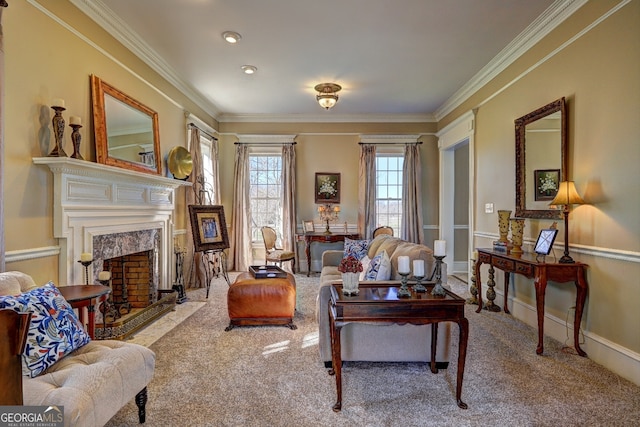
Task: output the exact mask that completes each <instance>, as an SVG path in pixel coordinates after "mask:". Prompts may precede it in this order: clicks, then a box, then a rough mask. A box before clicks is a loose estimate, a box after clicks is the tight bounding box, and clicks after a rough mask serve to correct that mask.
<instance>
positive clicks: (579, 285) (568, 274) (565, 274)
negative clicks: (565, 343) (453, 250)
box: [475, 249, 589, 357]
mask: <svg viewBox="0 0 640 427" xmlns="http://www.w3.org/2000/svg"><path fill="white" fill-rule="evenodd" d="M482 264H489V280H488V282H487V284H488V286H490V287H492V285H494V284H495V282H494V281H493V277H494V276H493V275H494V269H493V267H497V268H499V269H500V270H502V271H504V272H505V274H504V312H505V313H507V314H509V307H508V306H507V296H508V294H509V276H510V274H509V273H516V274H520V275H523V276H525V277H527V278H529V279H534V280H533V285H534V286H535V288H536V312H537V315H538V347H537V349H536V353H537V354H542V351H543V349H544V346H543V338H544V298H545V291H546V289H547V281H548V280H552V281H554V282H558V283H564V282H571V281H573V282H574V283H575V286H576V291H577V292H576V313H575V319H574V321H573V340H574V346H575V349H576V351H577V352H578V354H579V355H580V356H583V357H586V356H587V353H585V352H584V351H583V350H582V349H581V348H580V338H579V335H580V321H581V320H582V311H583V309H584V303H585V300H586V299H587V289H588V287H589V285H588V283H587V279H586V277H585V271H586V270H587V267H588V265H587V264H583V263H581V262H576V263H572V264H561V263H549V262H539V261H537V260H536V254H532V253H523V254H518V255H515V254H510V253H503V252H496V251H494V250H492V249H478V259H477V261H476V270H475V274H476V287H477V288H478V309H477V310H476V313H480V310H482V307H483V306H482V291H481V288H482V280H481V279H480V266H481V265H482ZM489 282H491V283H489ZM498 310H499V309H498Z"/></svg>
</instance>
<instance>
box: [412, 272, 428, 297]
mask: <svg viewBox="0 0 640 427" xmlns="http://www.w3.org/2000/svg"><path fill="white" fill-rule="evenodd" d="M413 277H414V279H416V284H415V285H413V290H414V291H416V292H418V293H422V292H427V288H425V287H424V285H423V284H422V279H424V276H413Z"/></svg>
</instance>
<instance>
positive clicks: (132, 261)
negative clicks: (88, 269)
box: [93, 229, 176, 339]
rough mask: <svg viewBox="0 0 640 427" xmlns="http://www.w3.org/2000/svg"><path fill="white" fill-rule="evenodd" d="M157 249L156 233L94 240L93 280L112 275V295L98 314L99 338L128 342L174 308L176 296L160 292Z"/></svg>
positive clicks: (97, 334) (105, 236)
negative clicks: (124, 339) (107, 272)
mask: <svg viewBox="0 0 640 427" xmlns="http://www.w3.org/2000/svg"><path fill="white" fill-rule="evenodd" d="M158 248H159V233H158V230H155V229H151V230H137V231H132V232H123V233H114V234H106V235H101V236H94V239H93V255H94V266H95V267H96V268H95V270H94V276H96V277H97V276H98V275H99V272H100V271H109V272H110V273H111V280H110V282H109V286H111V294H110V295H109V298H108V300H107V301H106V302H105V303H103V304H102V305H101V307H99V310H98V311H99V313H96V323H97V327H96V337H97V338H102V339H112V338H116V339H122V338H126V337H128V336H130V335H131V334H132V333H133V332H135V331H137V330H138V329H140V328H142V327H144V326H146V325H148V324H149V323H150V322H152V321H153V320H155V319H156V318H157V317H159V316H161V315H162V314H164V313H166V312H167V311H169V310H171V309H173V308H174V307H175V301H176V296H175V292H174V291H173V290H169V291H163V290H159V289H158V282H159V278H158V274H159V273H158ZM100 323H101V324H100ZM101 326H102V327H101Z"/></svg>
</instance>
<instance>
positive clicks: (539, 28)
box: [434, 0, 588, 121]
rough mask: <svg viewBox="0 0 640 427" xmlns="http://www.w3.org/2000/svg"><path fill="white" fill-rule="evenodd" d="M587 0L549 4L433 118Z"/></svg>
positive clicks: (448, 110)
mask: <svg viewBox="0 0 640 427" xmlns="http://www.w3.org/2000/svg"><path fill="white" fill-rule="evenodd" d="M587 1H588V0H557V1H556V2H555V3H553V4H552V5H551V6H549V7H548V8H547V9H546V10H545V11H544V12H543V13H542V15H540V16H539V17H538V18H536V20H535V21H533V22H532V23H531V24H529V26H528V27H527V28H525V30H524V31H523V32H522V33H520V34H519V35H518V36H517V37H516V38H515V39H513V40H512V41H511V43H509V44H508V45H507V46H506V47H505V48H504V49H502V51H500V53H498V55H496V56H495V57H494V58H493V59H492V60H491V61H490V62H489V63H488V64H487V65H486V66H484V67H483V68H482V69H481V70H480V71H479V72H478V73H476V74H475V75H474V76H473V77H472V78H471V79H470V80H469V81H468V82H467V83H466V84H465V85H464V86H462V87H461V88H460V89H459V90H458V91H457V92H456V93H454V94H453V96H451V98H449V99H448V100H447V101H445V103H444V104H442V106H440V107H439V108H438V109H437V110H436V112H435V114H434V116H435V118H436V120H437V121H440V120H442V119H443V118H444V117H445V116H446V115H447V114H449V113H451V112H452V111H453V110H454V109H456V108H457V107H458V106H460V105H461V104H462V103H463V102H464V101H466V100H467V99H469V98H470V97H471V96H472V95H473V94H474V93H475V92H477V91H478V90H480V89H481V88H482V87H483V86H484V85H486V84H487V83H489V82H490V81H491V80H492V79H493V78H495V77H496V76H497V75H498V74H500V73H501V72H502V71H504V70H505V69H506V68H507V67H508V66H509V65H511V64H513V63H514V62H515V61H516V60H517V59H518V58H520V57H521V56H522V55H523V54H524V53H525V52H527V51H528V50H529V49H531V47H533V46H534V45H535V44H536V43H538V42H539V41H540V40H542V38H544V37H545V36H546V35H548V34H549V33H550V32H551V31H553V30H554V29H555V28H556V27H557V26H558V25H560V24H561V23H562V22H564V20H565V19H567V18H568V17H569V16H571V15H572V14H573V13H575V11H577V10H578V9H580V8H581V7H582V6H583V5H584V4H585V3H587Z"/></svg>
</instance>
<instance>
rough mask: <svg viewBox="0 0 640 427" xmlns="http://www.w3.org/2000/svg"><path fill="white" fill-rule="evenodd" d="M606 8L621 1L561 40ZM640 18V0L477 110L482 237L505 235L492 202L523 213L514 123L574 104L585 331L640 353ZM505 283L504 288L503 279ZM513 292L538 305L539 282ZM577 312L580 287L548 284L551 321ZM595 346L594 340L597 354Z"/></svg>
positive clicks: (575, 225) (581, 18)
mask: <svg viewBox="0 0 640 427" xmlns="http://www.w3.org/2000/svg"><path fill="white" fill-rule="evenodd" d="M605 3H608V4H612V3H613V2H590V3H589V4H587V5H586V6H585V8H584V10H581V11H580V13H578V14H577V15H578V16H576V17H572V18H571V19H569V20H568V22H567V24H566V25H565V26H563V27H561V28H560V29H558V30H557V31H555V32H554V35H557V34H563V35H574V34H577V33H578V32H579V31H580V30H582V29H584V28H585V26H586V25H589V24H590V23H591V22H592V21H590V20H588V19H586V18H585V17H590V19H592V20H593V19H595V18H597V17H598V16H600V15H599V14H601V13H602V12H603V8H602V6H603V4H605ZM639 18H640V2H638V1H632V2H630V3H629V4H628V5H626V6H624V7H623V8H622V9H621V10H619V11H617V12H616V13H614V14H613V15H612V16H610V17H609V18H607V19H605V20H604V21H603V22H600V23H599V24H598V25H596V26H595V27H594V28H592V29H591V30H590V31H588V32H586V33H585V34H584V35H582V36H581V37H579V38H577V39H576V40H575V41H574V42H572V43H571V44H569V45H568V46H566V47H564V48H563V49H562V50H561V51H560V52H559V53H557V54H556V55H554V56H552V57H550V58H549V59H548V60H546V61H544V62H542V63H540V64H538V65H537V66H535V67H534V68H533V69H532V70H531V71H530V72H529V73H526V74H525V75H523V76H522V78H519V79H516V80H512V81H510V82H511V83H512V84H510V85H509V86H498V87H495V88H494V89H495V90H494V91H493V92H488V91H487V92H485V93H484V98H478V99H476V103H477V104H476V105H473V107H476V108H477V115H476V134H475V162H476V188H475V191H476V207H475V219H476V223H475V232H476V234H481V235H486V234H492V233H495V234H496V236H497V216H496V214H485V213H484V204H485V203H489V202H491V203H494V204H495V208H496V209H511V210H515V205H514V204H515V196H514V188H515V176H514V174H515V168H514V159H515V143H514V120H515V119H516V118H518V117H520V116H522V115H524V114H526V113H528V112H530V111H533V110H535V109H536V108H539V107H541V106H543V105H545V104H547V103H549V102H551V101H553V100H556V99H558V98H560V97H562V96H564V97H566V98H567V110H568V134H569V177H570V178H571V179H573V180H575V182H576V186H577V188H578V191H579V192H580V193H581V194H582V195H583V196H584V198H585V200H586V201H587V202H588V203H589V205H585V206H579V207H576V208H575V209H574V210H573V211H572V212H571V215H570V223H569V233H570V243H571V244H572V245H575V249H572V250H571V254H572V256H573V257H574V259H576V260H578V261H581V262H584V263H587V264H589V270H588V280H589V284H590V288H589V296H588V300H587V304H586V309H585V313H584V315H583V330H584V331H585V333H586V334H587V336H588V337H589V338H590V339H592V340H594V341H598V342H604V340H609V341H611V342H613V343H615V346H621V347H624V348H626V349H629V350H631V351H632V352H635V353H636V354H637V353H638V352H640V334H639V333H638V329H637V326H638V325H640V311H639V310H638V309H637V307H638V305H640V293H638V283H640V282H639V279H638V277H640V264H639V263H638V251H640V221H639V220H638V218H639V217H640V212H639V208H640V191H638V182H639V180H638V164H639V162H640V145H639V144H638V143H637V141H638V139H639V137H640V121H639V120H638V112H639V111H640V96H639V94H640V79H639V78H638V76H640V27H639V26H638V23H639V22H640V19H639ZM563 41H565V39H562V38H557V37H554V38H552V41H549V40H544V41H543V42H542V45H544V46H546V47H547V49H542V48H538V49H534V51H538V52H539V55H538V56H536V55H527V56H526V58H523V59H522V61H520V63H519V64H517V67H518V68H519V70H522V69H525V68H526V67H525V65H527V64H523V63H522V62H527V63H528V66H533V65H534V64H536V63H537V62H538V61H539V60H540V59H541V57H540V55H547V54H548V52H550V50H549V49H550V47H555V46H559V45H560V44H561V43H562V42H563ZM519 70H518V71H519ZM505 73H506V74H510V75H511V76H512V78H514V77H515V76H516V75H517V73H515V72H513V70H511V69H509V70H507V71H506V72H505ZM498 79H500V78H498ZM498 89H500V90H498ZM502 89H503V90H502ZM491 95H495V96H493V97H491ZM470 107H471V106H470ZM449 119H450V118H447V120H449ZM447 120H445V121H447ZM445 121H443V122H445ZM550 224H551V221H549V220H534V219H528V220H526V226H525V237H526V238H528V239H529V241H530V242H531V241H533V240H535V238H536V237H537V235H538V232H539V230H540V229H541V228H546V227H548V226H549V225H550ZM560 229H561V230H560V235H559V238H558V240H557V243H556V245H555V248H556V249H555V250H556V253H558V256H560V255H561V253H562V245H563V243H562V240H563V239H562V236H563V226H562V223H561V224H560ZM475 240H476V241H475V245H476V246H477V247H487V246H490V245H491V240H492V239H491V238H484V237H477V238H476V239H475ZM484 279H486V271H485V272H484ZM498 279H499V280H496V282H498V289H501V288H502V286H501V284H502V275H501V273H498ZM512 295H515V298H516V299H518V300H520V301H522V302H524V303H526V304H529V305H532V306H535V293H534V289H533V286H532V282H531V281H530V280H527V279H524V278H521V277H517V278H516V285H515V292H514V293H512ZM573 306H575V288H574V286H573V285H572V284H570V283H569V284H556V283H551V284H550V285H549V286H548V288H547V294H546V312H547V313H548V314H549V315H550V316H555V317H556V318H557V319H560V323H564V319H565V318H566V316H567V313H569V315H572V311H571V308H572V307H573ZM594 341H590V340H588V341H587V349H586V351H587V352H588V353H589V348H588V347H589V343H591V344H593V343H594ZM591 348H592V349H593V348H595V347H594V346H592V347H591ZM596 360H597V359H596ZM636 360H637V358H636ZM601 362H602V363H605V364H606V361H602V360H601Z"/></svg>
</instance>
